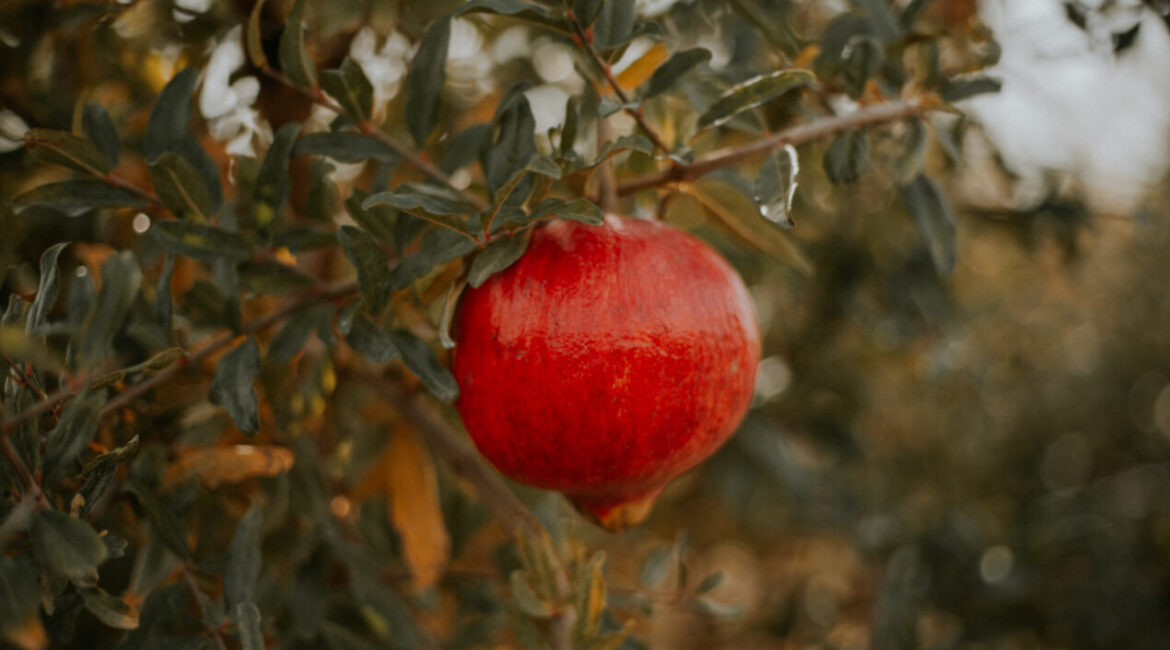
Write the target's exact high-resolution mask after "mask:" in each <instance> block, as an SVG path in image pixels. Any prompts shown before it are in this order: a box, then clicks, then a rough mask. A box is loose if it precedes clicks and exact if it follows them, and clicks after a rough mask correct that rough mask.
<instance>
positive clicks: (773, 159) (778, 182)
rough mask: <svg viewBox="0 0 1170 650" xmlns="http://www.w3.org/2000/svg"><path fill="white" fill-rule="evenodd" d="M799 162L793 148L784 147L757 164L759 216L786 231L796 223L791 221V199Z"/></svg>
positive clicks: (794, 194)
mask: <svg viewBox="0 0 1170 650" xmlns="http://www.w3.org/2000/svg"><path fill="white" fill-rule="evenodd" d="M799 172H800V162H799V159H798V158H797V156H796V148H795V147H793V146H792V145H785V146H784V148H783V149H777V150H775V151H773V152H771V153H770V154H768V157H767V158H765V159H764V164H762V165H760V176H759V178H757V179H756V196H755V199H756V203H757V204H759V206H760V216H762V217H764V218H765V219H767V220H768V221H771V222H772V223H774V224H776V225H777V226H780V227H781V228H784V229H785V230H790V229H792V228H793V226H795V225H796V224H795V223H794V222H793V220H792V200H793V198H795V196H796V175H797V173H799Z"/></svg>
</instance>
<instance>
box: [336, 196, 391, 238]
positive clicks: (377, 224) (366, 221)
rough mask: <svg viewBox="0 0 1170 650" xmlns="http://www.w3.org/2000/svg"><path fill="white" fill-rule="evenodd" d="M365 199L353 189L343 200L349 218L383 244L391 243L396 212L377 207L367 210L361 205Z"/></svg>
mask: <svg viewBox="0 0 1170 650" xmlns="http://www.w3.org/2000/svg"><path fill="white" fill-rule="evenodd" d="M365 199H366V195H365V193H364V192H362V191H361V190H358V189H355V190H354V191H353V193H352V194H350V196H349V198H348V199H346V200H345V207H346V210H347V211H348V212H349V216H350V217H351V218H352V219H353V220H354V221H356V222H357V224H358V225H359V226H361V227H362V230H364V231H366V232H368V233H370V234H371V235H373V237H374V238H375V239H377V240H378V241H380V242H382V243H385V244H390V243H393V242H394V241H395V237H394V225H395V221H396V219H397V211H396V210H395V209H394V208H391V207H388V206H378V205H371V206H370V207H369V209H366V208H363V207H362V203H363V202H364V201H365Z"/></svg>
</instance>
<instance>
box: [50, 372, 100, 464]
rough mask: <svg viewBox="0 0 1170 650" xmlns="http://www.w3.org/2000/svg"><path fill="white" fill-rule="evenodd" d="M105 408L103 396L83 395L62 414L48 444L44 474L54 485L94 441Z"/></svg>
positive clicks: (69, 404)
mask: <svg viewBox="0 0 1170 650" xmlns="http://www.w3.org/2000/svg"><path fill="white" fill-rule="evenodd" d="M105 404H106V398H105V395H103V394H102V393H82V394H80V395H78V396H77V397H74V398H73V399H72V400H70V401H69V403H68V404H66V405H65V409H64V410H62V411H61V417H60V418H58V419H57V426H56V427H55V428H54V429H53V430H52V431H50V432H49V435H48V437H47V439H46V441H45V460H44V467H45V474H46V476H47V477H48V480H49V483H51V484H54V483H56V482H57V481H59V480H60V479H61V478H63V477H64V476H65V475H66V473H67V472H69V471H70V470H71V469H72V464H73V461H75V460H76V459H77V457H78V456H79V455H80V454H81V452H82V451H83V450H84V449H85V448H86V446H87V445H89V443H90V441H91V440H93V434H94V433H95V432H96V431H97V426H98V416H99V414H100V413H101V412H102V407H103V406H105Z"/></svg>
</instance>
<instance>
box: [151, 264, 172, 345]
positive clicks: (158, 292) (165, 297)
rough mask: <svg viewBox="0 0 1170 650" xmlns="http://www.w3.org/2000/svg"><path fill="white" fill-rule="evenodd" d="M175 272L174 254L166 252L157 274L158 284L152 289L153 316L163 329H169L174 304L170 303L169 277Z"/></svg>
mask: <svg viewBox="0 0 1170 650" xmlns="http://www.w3.org/2000/svg"><path fill="white" fill-rule="evenodd" d="M174 273H175V255H174V253H169V252H168V253H167V254H166V256H165V259H164V260H163V270H162V273H160V274H159V276H158V284H156V285H155V289H154V317H155V320H157V321H158V324H159V325H160V326H161V327H162V328H163V330H164V331H167V332H169V331H170V330H171V316H172V314H173V311H172V310H173V308H174V306H173V305H172V304H171V277H172V276H173V275H174Z"/></svg>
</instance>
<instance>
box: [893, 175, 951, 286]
mask: <svg viewBox="0 0 1170 650" xmlns="http://www.w3.org/2000/svg"><path fill="white" fill-rule="evenodd" d="M902 200H903V201H905V202H906V209H907V210H909V211H910V216H911V217H913V219H914V225H916V226H918V232H919V233H921V234H922V239H923V240H924V241H925V242H926V247H927V248H928V249H929V250H930V258H931V259H932V260H933V261H934V268H935V269H937V270H938V272H939V274H940V275H949V274H950V272H951V271H952V270H953V269H954V268H955V257H956V246H955V216H954V214H953V213H952V212H951V206H950V204H949V203H947V200H946V197H944V196H943V195H942V192H940V191H939V189H938V187H937V186H936V185H935V184H934V181H931V180H930V179H929V178H927V177H926V176H924V175H922V174H919V175H918V177H917V178H915V179H914V180H913V181H911V182H910V184H909V185H907V186H906V187H903V188H902Z"/></svg>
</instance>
